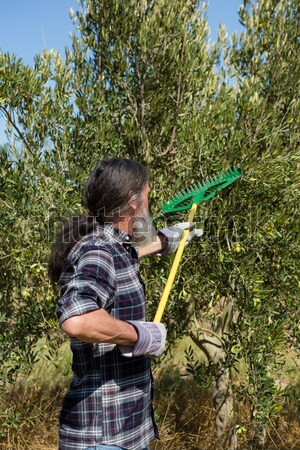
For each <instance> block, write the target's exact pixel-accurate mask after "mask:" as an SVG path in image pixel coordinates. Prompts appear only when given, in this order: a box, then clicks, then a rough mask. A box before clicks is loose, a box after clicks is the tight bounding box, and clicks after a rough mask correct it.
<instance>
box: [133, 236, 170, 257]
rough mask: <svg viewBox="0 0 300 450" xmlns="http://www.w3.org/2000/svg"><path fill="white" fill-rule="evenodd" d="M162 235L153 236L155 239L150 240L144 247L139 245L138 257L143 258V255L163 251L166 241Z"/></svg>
mask: <svg viewBox="0 0 300 450" xmlns="http://www.w3.org/2000/svg"><path fill="white" fill-rule="evenodd" d="M163 239H164V236H162V235H157V236H155V240H153V242H151V244H149V245H146V246H145V247H139V258H143V257H144V256H149V255H152V254H154V253H160V252H163V251H164V249H165V247H166V245H167V244H166V242H164V241H163Z"/></svg>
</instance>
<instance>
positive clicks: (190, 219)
mask: <svg viewBox="0 0 300 450" xmlns="http://www.w3.org/2000/svg"><path fill="white" fill-rule="evenodd" d="M197 206H198V205H197V203H194V204H193V205H192V207H191V209H190V212H189V217H188V222H193V220H194V217H195V214H196V210H197ZM189 232H190V230H188V229H187V230H184V231H183V235H182V238H181V241H180V244H179V247H178V249H177V252H176V255H175V258H174V261H173V264H172V267H171V271H170V274H169V277H168V280H167V283H166V286H165V288H164V291H163V294H162V296H161V299H160V302H159V305H158V308H157V311H156V314H155V317H154V322H160V321H161V318H162V316H163V313H164V310H165V307H166V305H167V301H168V298H169V295H170V292H171V289H172V286H173V283H174V279H175V276H176V273H177V270H178V266H179V263H180V260H181V257H182V254H183V251H184V248H185V244H186V240H187V237H188V235H189Z"/></svg>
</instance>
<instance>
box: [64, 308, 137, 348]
mask: <svg viewBox="0 0 300 450" xmlns="http://www.w3.org/2000/svg"><path fill="white" fill-rule="evenodd" d="M61 329H62V330H63V331H64V332H65V333H66V334H67V335H68V336H70V337H76V338H77V339H79V340H80V341H83V342H88V343H109V344H122V345H129V346H134V345H135V344H136V342H137V332H136V329H135V327H134V326H133V325H131V324H130V323H127V322H123V321H121V320H118V319H115V318H114V317H112V316H110V315H109V314H108V312H107V311H105V310H104V309H97V310H95V311H92V312H88V313H86V314H82V315H80V316H73V317H70V318H69V319H66V320H65V321H64V322H63V323H62V324H61Z"/></svg>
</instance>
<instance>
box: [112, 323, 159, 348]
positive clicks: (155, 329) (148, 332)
mask: <svg viewBox="0 0 300 450" xmlns="http://www.w3.org/2000/svg"><path fill="white" fill-rule="evenodd" d="M128 323H131V325H133V326H134V328H135V329H136V331H137V334H138V339H137V343H136V344H135V346H134V347H130V346H127V345H119V346H118V347H119V350H120V352H121V353H122V355H123V356H127V357H131V356H142V355H146V356H152V357H157V356H160V355H161V354H162V353H163V352H164V349H165V345H166V337H167V330H166V328H165V326H164V325H163V324H162V323H159V322H142V321H139V320H128Z"/></svg>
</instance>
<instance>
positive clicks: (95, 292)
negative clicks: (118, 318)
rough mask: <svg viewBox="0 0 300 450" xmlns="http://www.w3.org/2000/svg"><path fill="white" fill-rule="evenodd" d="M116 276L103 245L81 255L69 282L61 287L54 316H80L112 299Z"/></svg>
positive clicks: (60, 317)
mask: <svg viewBox="0 0 300 450" xmlns="http://www.w3.org/2000/svg"><path fill="white" fill-rule="evenodd" d="M115 292H116V276H115V269H114V263H113V258H112V255H110V254H109V253H108V252H107V251H106V250H103V249H93V250H89V251H86V252H85V253H83V255H81V257H80V258H79V260H78V264H77V265H76V266H75V268H74V273H73V275H72V277H71V280H70V282H69V283H68V284H67V285H66V286H65V287H62V289H61V294H62V295H61V297H60V299H59V300H58V308H57V316H58V320H59V323H60V324H62V323H63V322H64V321H65V320H66V319H69V318H70V317H73V316H80V315H82V314H86V313H88V312H91V311H95V310H97V309H101V308H107V307H108V306H109V305H110V304H112V303H113V301H114V298H115Z"/></svg>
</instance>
